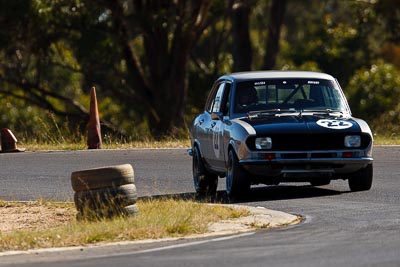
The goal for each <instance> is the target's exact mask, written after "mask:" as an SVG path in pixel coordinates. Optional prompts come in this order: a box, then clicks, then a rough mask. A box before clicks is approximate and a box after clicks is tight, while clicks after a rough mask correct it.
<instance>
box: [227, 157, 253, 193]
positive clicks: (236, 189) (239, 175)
mask: <svg viewBox="0 0 400 267" xmlns="http://www.w3.org/2000/svg"><path fill="white" fill-rule="evenodd" d="M248 178H249V177H247V173H246V171H245V170H244V169H243V167H242V166H240V164H239V160H238V158H237V156H236V154H235V152H234V151H233V150H230V151H229V153H228V169H227V172H226V193H227V195H228V197H230V198H242V197H244V196H246V195H247V193H248V192H249V190H250V179H248Z"/></svg>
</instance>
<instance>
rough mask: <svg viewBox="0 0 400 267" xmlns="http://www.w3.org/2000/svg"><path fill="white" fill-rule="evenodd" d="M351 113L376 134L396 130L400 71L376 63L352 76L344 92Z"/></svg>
mask: <svg viewBox="0 0 400 267" xmlns="http://www.w3.org/2000/svg"><path fill="white" fill-rule="evenodd" d="M346 93H347V96H348V100H349V103H350V106H351V108H352V111H353V113H354V114H355V115H356V116H359V117H361V118H365V119H366V120H368V121H370V122H371V123H372V125H373V128H374V130H375V131H377V132H380V133H382V132H385V131H389V132H390V131H393V130H396V131H397V130H399V129H400V127H399V125H400V103H399V99H400V71H399V69H397V68H396V67H395V66H394V65H391V64H386V63H384V62H382V61H379V62H378V63H377V64H374V65H372V66H371V67H370V68H369V69H367V68H362V69H360V70H358V71H356V72H355V74H354V76H353V77H352V78H351V80H350V82H349V85H348V86H347V88H346Z"/></svg>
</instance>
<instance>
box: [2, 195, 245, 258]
mask: <svg viewBox="0 0 400 267" xmlns="http://www.w3.org/2000/svg"><path fill="white" fill-rule="evenodd" d="M138 206H139V208H140V212H139V215H138V216H135V217H128V218H122V217H119V218H115V219H113V220H102V221H98V222H88V221H76V219H75V215H76V210H75V208H74V205H73V203H52V202H45V201H38V202H34V203H13V202H5V201H1V202H0V218H1V221H0V222H1V223H0V227H1V228H0V230H1V233H0V251H7V250H27V249H35V248H48V247H65V246H78V245H87V244H92V243H97V242H115V241H126V240H141V239H157V238H164V237H180V236H185V235H190V234H200V233H204V232H206V231H207V227H208V225H209V224H210V223H212V222H216V221H219V220H226V219H232V218H238V217H241V216H247V215H248V214H249V212H248V211H247V210H238V209H233V208H230V207H226V206H221V205H205V204H201V203H197V202H193V201H184V200H172V199H164V200H146V201H144V200H142V201H138ZM10 214H13V216H14V217H12V218H11V217H9V215H10Z"/></svg>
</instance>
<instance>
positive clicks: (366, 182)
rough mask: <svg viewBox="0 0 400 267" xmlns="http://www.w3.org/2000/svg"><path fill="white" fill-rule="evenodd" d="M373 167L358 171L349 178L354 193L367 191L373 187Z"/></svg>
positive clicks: (369, 165)
mask: <svg viewBox="0 0 400 267" xmlns="http://www.w3.org/2000/svg"><path fill="white" fill-rule="evenodd" d="M372 180H373V167H372V164H368V165H367V167H365V168H363V169H361V170H359V171H357V172H356V173H354V174H353V175H352V176H351V177H350V178H349V187H350V190H351V191H352V192H357V191H367V190H370V189H371V187H372Z"/></svg>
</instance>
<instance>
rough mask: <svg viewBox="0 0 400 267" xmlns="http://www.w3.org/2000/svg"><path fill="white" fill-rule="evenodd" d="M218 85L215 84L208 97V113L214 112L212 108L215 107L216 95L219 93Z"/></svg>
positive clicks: (206, 107)
mask: <svg viewBox="0 0 400 267" xmlns="http://www.w3.org/2000/svg"><path fill="white" fill-rule="evenodd" d="M217 88H218V84H217V83H215V84H214V85H213V87H212V88H211V91H210V94H209V95H208V98H207V102H206V106H205V110H206V111H208V112H210V113H211V112H212V107H213V105H214V100H215V94H216V93H217Z"/></svg>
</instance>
